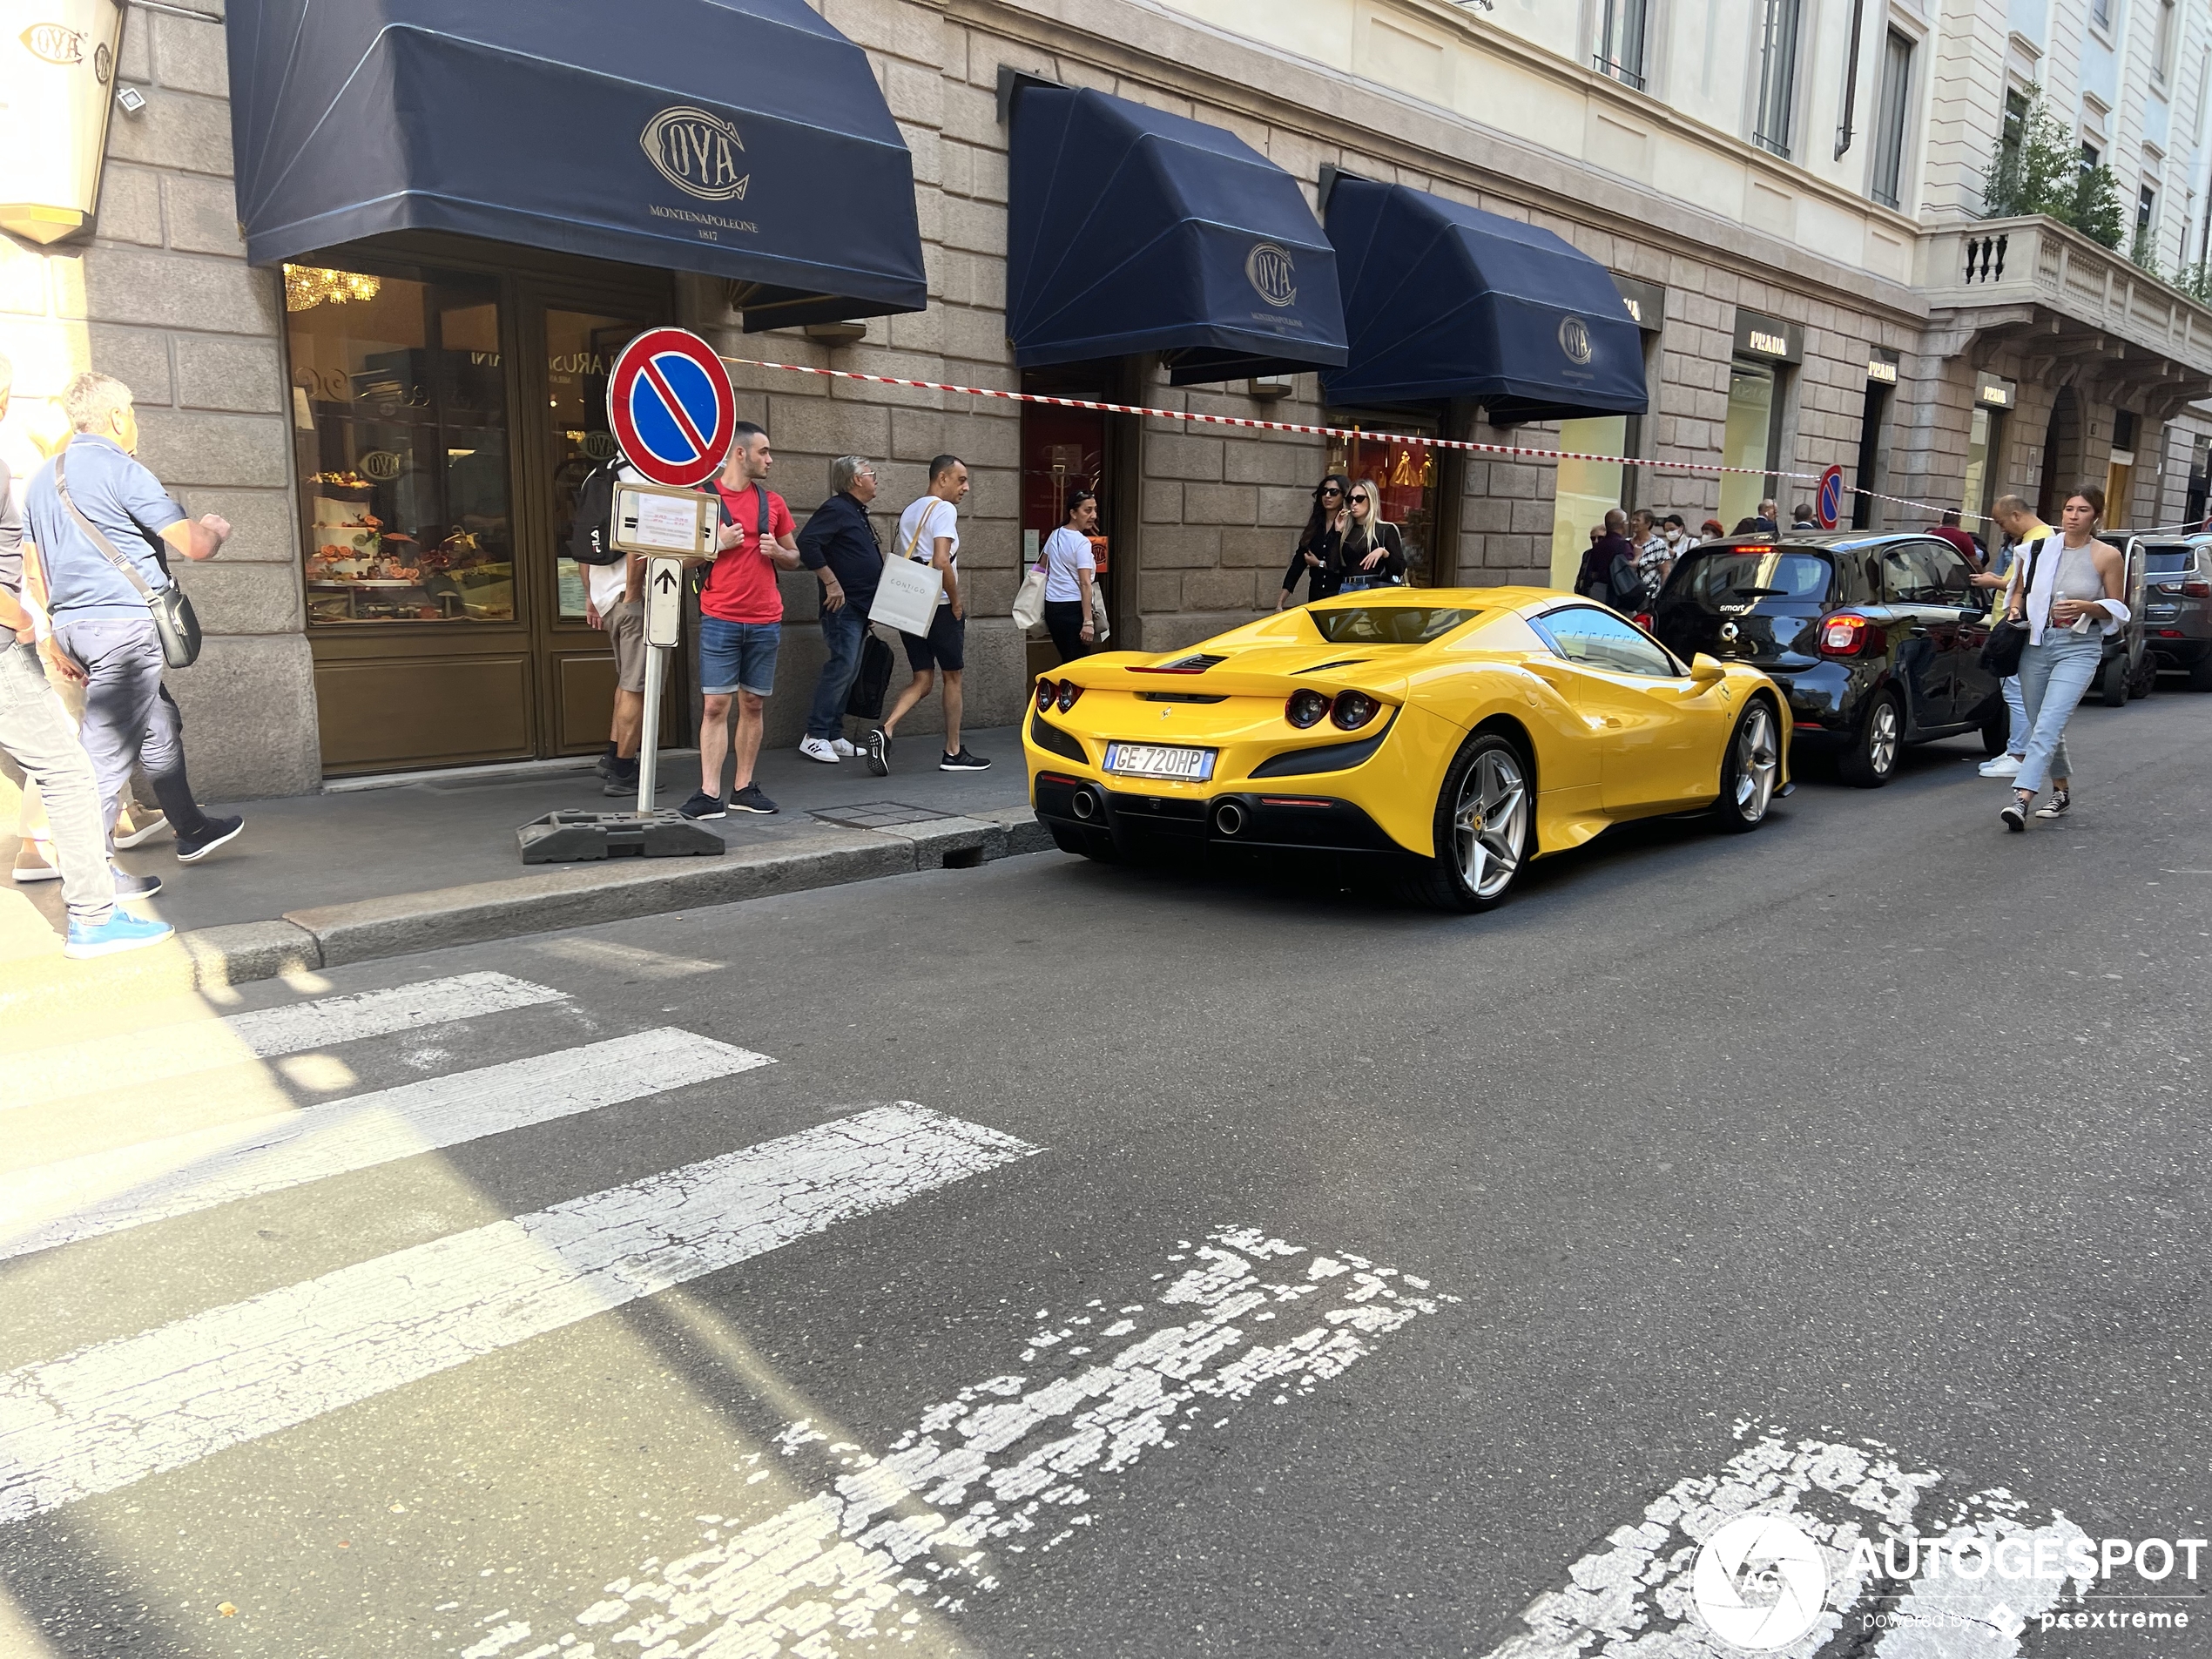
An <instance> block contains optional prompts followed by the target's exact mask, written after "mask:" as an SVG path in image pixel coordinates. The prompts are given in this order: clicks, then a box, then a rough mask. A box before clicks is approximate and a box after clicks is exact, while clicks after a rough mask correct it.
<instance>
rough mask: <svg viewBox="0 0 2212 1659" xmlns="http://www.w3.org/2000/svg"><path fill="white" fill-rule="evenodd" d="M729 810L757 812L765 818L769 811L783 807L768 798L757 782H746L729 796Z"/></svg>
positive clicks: (778, 810) (775, 811) (777, 810)
mask: <svg viewBox="0 0 2212 1659" xmlns="http://www.w3.org/2000/svg"><path fill="white" fill-rule="evenodd" d="M730 810H731V811H732V812H733V813H759V814H760V816H761V817H763V818H765V817H767V816H768V814H769V813H778V812H781V811H782V810H783V808H781V807H780V806H777V805H776V803H775V802H774V801H772V800H770V799H768V797H767V795H766V793H765V792H764V791H763V790H762V789H761V787H760V786H759V784H747V785H746V786H745V787H744V788H743V789H740V790H739V791H738V792H737V793H736V794H734V795H732V796H731V797H730Z"/></svg>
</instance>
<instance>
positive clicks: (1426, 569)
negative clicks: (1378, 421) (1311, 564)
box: [1328, 415, 1438, 588]
mask: <svg viewBox="0 0 2212 1659" xmlns="http://www.w3.org/2000/svg"><path fill="white" fill-rule="evenodd" d="M1328 424H1329V425H1331V426H1339V427H1351V428H1354V430H1353V433H1352V436H1350V437H1348V438H1332V439H1330V440H1329V465H1328V470H1329V471H1331V472H1340V473H1342V474H1343V475H1345V477H1347V478H1355V479H1357V478H1365V479H1366V481H1367V482H1369V483H1370V484H1372V485H1373V486H1374V487H1375V490H1376V493H1377V494H1378V495H1379V496H1380V497H1381V500H1382V516H1383V517H1384V518H1385V519H1386V521H1387V522H1389V523H1393V524H1395V525H1397V526H1398V534H1399V539H1400V540H1401V541H1403V542H1404V543H1405V544H1406V583H1407V584H1408V585H1409V586H1412V587H1420V588H1426V587H1433V586H1434V585H1435V582H1436V559H1435V550H1436V501H1437V493H1436V477H1437V459H1438V457H1437V452H1436V449H1435V447H1434V446H1433V445H1431V444H1426V443H1408V442H1406V441H1405V440H1404V439H1403V438H1399V437H1393V436H1391V435H1388V434H1386V433H1379V432H1377V433H1367V432H1361V431H1359V430H1358V429H1357V428H1358V426H1359V422H1358V421H1357V420H1356V419H1355V418H1353V417H1351V416H1348V415H1331V416H1330V417H1329V418H1328ZM1391 424H1392V425H1393V426H1399V427H1405V428H1411V429H1413V430H1415V431H1427V432H1429V433H1432V434H1433V432H1434V430H1435V428H1434V426H1433V424H1432V423H1429V422H1426V421H1419V420H1414V419H1410V418H1403V419H1401V418H1396V417H1393V420H1392V421H1391Z"/></svg>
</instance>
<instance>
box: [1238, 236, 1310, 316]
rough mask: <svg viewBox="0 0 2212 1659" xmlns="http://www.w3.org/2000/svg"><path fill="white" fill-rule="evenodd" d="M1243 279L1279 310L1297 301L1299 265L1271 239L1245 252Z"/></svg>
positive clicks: (1256, 244)
mask: <svg viewBox="0 0 2212 1659" xmlns="http://www.w3.org/2000/svg"><path fill="white" fill-rule="evenodd" d="M1244 278H1245V280H1247V281H1249V282H1250V283H1251V285H1252V290H1253V292H1254V293H1258V295H1259V297H1260V298H1261V299H1263V300H1266V301H1267V303H1268V304H1269V305H1271V306H1273V307H1276V308H1277V309H1278V310H1280V309H1281V308H1282V307H1285V306H1293V305H1296V304H1297V303H1298V267H1297V266H1294V265H1292V264H1291V256H1290V254H1289V253H1287V252H1286V251H1285V250H1284V249H1282V248H1279V247H1278V246H1275V244H1274V243H1272V242H1255V243H1253V244H1252V251H1251V253H1247V254H1245V255H1244Z"/></svg>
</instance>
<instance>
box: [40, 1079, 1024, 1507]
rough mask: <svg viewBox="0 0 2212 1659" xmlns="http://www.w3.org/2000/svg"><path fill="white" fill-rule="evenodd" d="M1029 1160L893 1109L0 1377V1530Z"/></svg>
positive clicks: (951, 1121) (994, 1134)
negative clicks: (1001, 1168)
mask: <svg viewBox="0 0 2212 1659" xmlns="http://www.w3.org/2000/svg"><path fill="white" fill-rule="evenodd" d="M1038 1150H1040V1149H1038V1148H1036V1147H1034V1146H1031V1145H1028V1143H1025V1142H1022V1141H1018V1140H1015V1138H1014V1137H1013V1136H1009V1135H1004V1134H1001V1133H1000V1132H999V1131H998V1130H992V1129H986V1128H984V1127H983V1126H982V1125H981V1124H977V1123H965V1122H962V1121H961V1119H959V1118H954V1117H948V1116H944V1115H943V1114H941V1113H938V1112H933V1111H929V1110H927V1109H924V1108H922V1107H920V1106H916V1105H914V1104H912V1103H899V1104H896V1105H891V1106H880V1107H876V1108H873V1109H870V1110H867V1111H863V1112H860V1113H857V1114H855V1115H853V1116H850V1117H844V1118H840V1119H837V1120H835V1121H834V1122H832V1123H824V1124H821V1125H819V1126H818V1127H816V1128H814V1129H810V1130H803V1131H801V1132H800V1133H799V1134H796V1135H787V1136H781V1137H780V1138H779V1139H776V1140H772V1141H765V1142H762V1143H760V1144H759V1145H757V1146H749V1147H745V1148H744V1149H742V1150H738V1151H735V1152H730V1153H726V1154H725V1155H724V1156H722V1157H716V1158H709V1159H707V1160H705V1162H703V1163H690V1164H685V1166H683V1167H682V1168H680V1169H676V1170H668V1171H666V1172H664V1173H663V1174H659V1175H655V1176H649V1177H646V1178H645V1179H644V1180H641V1181H635V1182H631V1184H628V1185H626V1186H620V1187H610V1188H609V1189H607V1190H604V1191H601V1192H594V1193H590V1194H587V1195H585V1196H584V1197H579V1198H572V1199H570V1200H568V1201H567V1202H565V1203H563V1204H554V1205H551V1206H550V1207H549V1208H547V1209H544V1210H539V1211H533V1212H531V1213H530V1214H529V1215H524V1216H517V1217H514V1218H513V1219H511V1220H508V1221H500V1222H494V1223H492V1224H490V1225H489V1226H483V1227H477V1228H473V1229H471V1230H470V1231H467V1232H462V1233H455V1234H451V1235H449V1236H448V1237H446V1238H439V1239H434V1240H432V1241H431V1242H430V1243H428V1244H417V1245H415V1246H414V1247H413V1248H412V1249H408V1250H403V1251H395V1252H394V1253H393V1254H391V1255H388V1256H382V1257H379V1258H376V1259H375V1260H373V1261H368V1262H362V1263H359V1264H355V1265H354V1266H351V1267H344V1268H341V1269H339V1270H338V1271H335V1272H331V1273H326V1274H324V1275H322V1276H321V1277H320V1278H313V1279H308V1280H306V1281H304V1282H303V1283H300V1284H298V1285H287V1286H285V1287H284V1288H282V1289H280V1290H275V1291H267V1292H266V1293H264V1294H262V1295H260V1296H256V1297H252V1298H248V1299H246V1300H245V1301H243V1302H237V1303H233V1304H232V1305H229V1306H227V1307H220V1308H215V1309H212V1310H211V1311H209V1312H205V1313H199V1314H195V1315H193V1316H192V1317H191V1318H185V1319H180V1320H179V1321H177V1322H176V1323H175V1324H173V1325H164V1326H161V1327H159V1328H158V1329H156V1330H152V1331H146V1332H140V1333H139V1334H138V1335H136V1336H130V1337H122V1338H118V1339H115V1340H113V1341H109V1342H103V1343H98V1344H95V1345H92V1346H91V1347H87V1348H82V1349H79V1350H78V1352H75V1353H71V1354H68V1355H65V1356H64V1357H63V1358H61V1359H55V1360H51V1361H47V1362H45V1363H43V1364H38V1365H32V1366H23V1367H21V1368H19V1369H17V1370H16V1371H12V1372H7V1373H5V1374H0V1524H5V1523H7V1522H10V1521H21V1520H24V1519H25V1518H27V1517H29V1516H31V1515H35V1514H41V1513H43V1512H44V1511H46V1510H50V1509H53V1508H56V1507H59V1506H61V1505H64V1504H67V1503H71V1502H74V1501H77V1500H78V1499H80V1498H85V1497H90V1496H91V1495H93V1494H96V1493H102V1492H113V1491H116V1490H118V1488H121V1487H127V1486H131V1485H132V1484H134V1483H135V1482H137V1481H139V1480H145V1478H146V1477H148V1476H149V1475H153V1474H162V1473H164V1472H165V1471H168V1470H172V1469H180V1468H183V1467H185V1466H186V1465H188V1464H192V1463H195V1462H198V1461H199V1460H200V1459H202V1458H206V1457H210V1456H212V1455H213V1454H214V1453H218V1452H220V1451H223V1450H225V1449H226V1448H227V1447H233V1446H239V1445H242V1444H244V1443H245V1442H246V1441H249V1440H259V1439H261V1438H262V1437H264V1436H266V1435H270V1434H274V1433H278V1432H279V1431H280V1430H282V1429H286V1428H289V1427H292V1426H294V1425H295V1424H300V1423H305V1422H307V1421H309V1420H312V1419H314V1418H317V1417H320V1416H321V1415H323V1414H324V1413H327V1412H333V1411H336V1410H338V1409H339V1408H340V1407H341V1406H351V1405H354V1404H356V1403H358V1402H359V1401H361V1400H365V1399H372V1398H374V1396H376V1395H378V1394H382V1393H388V1392H389V1391H391V1390H393V1389H395V1388H400V1387H403V1386H406V1385H407V1384H408V1383H411V1382H415V1381H418V1380H420V1379H423V1378H425V1377H431V1376H435V1375H436V1374H437V1373H438V1372H442V1371H449V1370H451V1369H453V1368H454V1367H455V1366H462V1365H466V1364H467V1363H468V1362H469V1360H471V1359H478V1358H480V1357H482V1355H485V1354H489V1353H494V1352H498V1351H499V1350H500V1349H502V1348H506V1347H510V1346H512V1345H515V1344H516V1343H519V1342H524V1341H527V1340H529V1339H530V1338H532V1337H536V1336H542V1335H544V1334H545V1333H546V1332H551V1331H557V1330H560V1329H562V1328H563V1326H566V1325H575V1324H577V1323H579V1322H581V1321H583V1320H584V1319H588V1318H591V1317H592V1316H593V1315H594V1314H597V1313H604V1312H607V1311H608V1310H609V1309H611V1308H617V1307H620V1306H622V1305H624V1304H625V1303H628V1302H631V1301H635V1300H636V1299H637V1298H640V1297H645V1296H651V1295H653V1294H654V1293H655V1292H657V1291H663V1290H665V1289H667V1288H668V1287H669V1286H671V1285H680V1284H682V1283H684V1282H685V1281H686V1280H688V1279H692V1278H698V1277H699V1276H700V1275H702V1274H705V1273H711V1272H715V1271H718V1270H720V1269H722V1268H725V1267H729V1266H732V1265H734V1264H737V1263H739V1262H743V1261H746V1260H749V1259H751V1258H753V1257H755V1256H759V1255H761V1254H763V1253H764V1252H765V1251H772V1250H775V1249H777V1248H779V1247H780V1246H781V1245H784V1244H790V1243H792V1241H793V1240H795V1239H799V1238H806V1236H808V1235H809V1234H812V1233H817V1232H820V1231H824V1230H825V1229H826V1228H828V1227H831V1226H833V1225H835V1224H837V1223H839V1222H840V1221H846V1220H850V1219H852V1218H853V1217H859V1216H864V1215H867V1214H869V1213H871V1212H873V1211H881V1210H887V1209H890V1208H892V1207H893V1206H894V1205H897V1204H903V1203H904V1202H906V1201H907V1199H909V1198H913V1197H917V1196H919V1195H921V1194H922V1193H925V1192H928V1191H931V1190H934V1189H936V1188H939V1187H942V1186H946V1185H949V1184H952V1183H954V1182H956V1181H961V1180H964V1179H965V1178H967V1177H969V1176H972V1175H977V1174H980V1173H981V1172H982V1171H984V1170H989V1169H994V1168H996V1167H998V1166H999V1165H1001V1164H1005V1163H1012V1162H1014V1161H1015V1160H1017V1159H1021V1158H1024V1157H1030V1156H1032V1155H1033V1154H1035V1152H1037V1151H1038Z"/></svg>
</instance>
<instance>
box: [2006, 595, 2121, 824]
mask: <svg viewBox="0 0 2212 1659" xmlns="http://www.w3.org/2000/svg"><path fill="white" fill-rule="evenodd" d="M2104 657H2105V642H2104V636H2103V635H2102V634H2101V633H2099V632H2097V631H2094V629H2093V630H2092V631H2090V632H2088V633H2087V634H2076V633H2070V632H2067V631H2064V630H2061V629H2052V630H2050V631H2047V632H2046V633H2045V634H2044V636H2043V643H2042V644H2040V645H2036V644H2031V645H2029V646H2028V647H2027V650H2025V651H2022V652H2021V653H2020V699H2021V701H2022V702H2023V703H2025V704H2026V705H2027V759H2026V760H2025V761H2024V762H2023V763H2022V764H2021V765H2020V776H2019V777H2017V778H2015V779H2013V788H2015V789H2024V790H2026V791H2027V792H2029V793H2030V794H2040V793H2041V792H2043V791H2044V790H2046V789H2047V788H2049V787H2050V786H2051V779H2054V778H2067V779H2071V778H2072V777H2073V776H2074V767H2073V764H2072V762H2070V761H2069V760H2068V759H2067V752H2066V723H2067V721H2068V720H2070V719H2072V718H2074V707H2075V705H2078V704H2079V703H2080V701H2081V698H2082V696H2083V694H2084V693H2086V692H2087V691H2088V689H2089V685H2090V682H2091V681H2093V680H2094V679H2095V678H2097V669H2098V667H2099V665H2100V664H2102V663H2103V661H2104Z"/></svg>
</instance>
